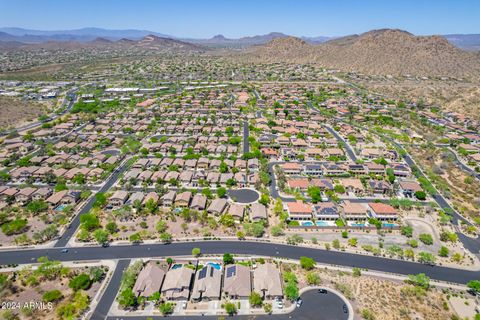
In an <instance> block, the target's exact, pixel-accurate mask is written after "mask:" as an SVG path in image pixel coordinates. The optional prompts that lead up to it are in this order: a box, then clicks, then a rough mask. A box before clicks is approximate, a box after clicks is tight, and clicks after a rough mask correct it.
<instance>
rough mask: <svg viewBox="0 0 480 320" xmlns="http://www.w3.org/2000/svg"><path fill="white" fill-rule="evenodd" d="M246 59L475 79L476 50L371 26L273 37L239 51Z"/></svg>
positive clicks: (479, 56) (479, 70)
mask: <svg viewBox="0 0 480 320" xmlns="http://www.w3.org/2000/svg"><path fill="white" fill-rule="evenodd" d="M243 55H244V58H246V59H247V60H249V61H261V62H290V63H306V62H313V63H316V64H318V65H321V66H325V67H327V68H332V69H340V70H344V71H353V72H361V73H366V74H379V75H386V74H391V75H414V76H451V77H472V78H476V79H478V78H479V74H480V52H468V51H464V50H461V49H459V48H457V47H455V46H453V45H452V44H451V43H450V42H449V41H448V40H447V39H446V38H444V37H442V36H415V35H413V34H411V33H409V32H406V31H402V30H392V29H382V30H372V31H369V32H365V33H363V34H360V35H352V36H347V37H342V38H337V39H332V40H329V41H326V42H324V43H321V44H317V45H312V44H309V43H307V42H306V41H304V40H302V39H299V38H295V37H290V38H277V39H273V40H272V41H270V42H268V43H267V44H264V45H261V46H255V47H251V48H249V49H248V50H247V51H245V52H244V53H243Z"/></svg>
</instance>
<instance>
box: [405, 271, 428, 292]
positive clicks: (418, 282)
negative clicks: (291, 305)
mask: <svg viewBox="0 0 480 320" xmlns="http://www.w3.org/2000/svg"><path fill="white" fill-rule="evenodd" d="M405 282H406V283H409V284H413V285H414V286H418V287H421V288H423V289H425V290H426V289H428V288H429V287H430V278H429V277H428V276H426V275H425V273H419V274H416V275H414V274H409V275H408V278H407V280H405Z"/></svg>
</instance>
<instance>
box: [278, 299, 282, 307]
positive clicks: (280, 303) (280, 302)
mask: <svg viewBox="0 0 480 320" xmlns="http://www.w3.org/2000/svg"><path fill="white" fill-rule="evenodd" d="M277 308H278V309H283V301H282V300H280V299H279V300H277Z"/></svg>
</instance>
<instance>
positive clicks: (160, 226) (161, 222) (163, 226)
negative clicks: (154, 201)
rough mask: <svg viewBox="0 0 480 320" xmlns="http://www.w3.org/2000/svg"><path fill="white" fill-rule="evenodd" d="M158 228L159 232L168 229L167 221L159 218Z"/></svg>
mask: <svg viewBox="0 0 480 320" xmlns="http://www.w3.org/2000/svg"><path fill="white" fill-rule="evenodd" d="M156 229H157V231H158V233H163V232H165V231H167V229H168V224H167V222H166V221H164V220H159V221H158V222H157V225H156Z"/></svg>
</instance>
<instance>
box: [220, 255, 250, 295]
mask: <svg viewBox="0 0 480 320" xmlns="http://www.w3.org/2000/svg"><path fill="white" fill-rule="evenodd" d="M223 292H224V293H225V296H227V297H228V298H230V299H247V298H248V297H249V296H250V294H251V293H252V279H251V273H250V268H249V267H247V266H243V265H240V264H231V265H227V266H225V272H224V278H223Z"/></svg>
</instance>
